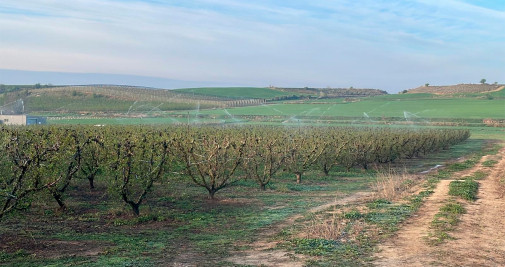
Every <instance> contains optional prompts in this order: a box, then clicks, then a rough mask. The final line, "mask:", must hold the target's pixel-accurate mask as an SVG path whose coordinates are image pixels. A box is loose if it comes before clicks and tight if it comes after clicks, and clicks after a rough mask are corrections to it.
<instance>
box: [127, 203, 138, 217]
mask: <svg viewBox="0 0 505 267" xmlns="http://www.w3.org/2000/svg"><path fill="white" fill-rule="evenodd" d="M128 204H130V207H132V211H133V213H135V216H137V217H138V216H139V215H140V204H137V203H133V202H130V203H128Z"/></svg>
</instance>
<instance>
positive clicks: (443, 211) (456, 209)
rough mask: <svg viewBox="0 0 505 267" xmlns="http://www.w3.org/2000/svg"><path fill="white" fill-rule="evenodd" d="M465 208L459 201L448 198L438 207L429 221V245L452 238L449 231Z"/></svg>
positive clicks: (452, 228) (457, 221)
mask: <svg viewBox="0 0 505 267" xmlns="http://www.w3.org/2000/svg"><path fill="white" fill-rule="evenodd" d="M465 212H466V211H465V208H464V207H463V205H462V204H461V203H458V202H455V201H454V200H450V201H449V202H448V203H446V204H445V205H444V206H442V207H441V208H440V211H439V212H438V213H437V214H436V215H435V218H434V219H433V221H432V222H431V230H432V231H431V232H430V233H429V234H428V236H427V242H428V244H430V245H439V244H442V243H443V242H445V241H446V240H447V239H452V237H451V236H450V235H449V232H450V231H452V230H454V229H455V227H456V225H457V224H458V223H459V221H460V220H459V217H460V216H461V214H464V213H465Z"/></svg>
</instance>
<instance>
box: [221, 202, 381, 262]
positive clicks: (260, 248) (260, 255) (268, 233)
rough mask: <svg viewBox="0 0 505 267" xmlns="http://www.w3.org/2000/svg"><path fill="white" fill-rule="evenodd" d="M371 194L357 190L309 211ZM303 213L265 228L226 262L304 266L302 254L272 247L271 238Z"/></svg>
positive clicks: (273, 243)
mask: <svg viewBox="0 0 505 267" xmlns="http://www.w3.org/2000/svg"><path fill="white" fill-rule="evenodd" d="M370 196H372V193H371V192H358V193H355V194H352V195H350V196H347V197H344V198H342V199H338V200H336V201H333V202H329V203H326V204H324V205H321V206H317V207H315V208H312V209H310V210H309V211H308V212H309V213H316V212H320V211H323V210H326V209H329V208H331V207H333V206H336V205H347V204H351V203H358V202H362V201H365V200H366V199H367V198H368V197H370ZM303 216H304V215H302V214H299V215H295V216H292V217H290V218H289V219H287V220H285V221H283V222H282V223H279V224H276V225H275V226H273V227H272V228H270V229H268V230H265V231H264V232H263V233H262V234H261V235H260V237H259V238H258V241H256V242H254V243H252V244H250V246H251V249H250V250H247V251H244V252H242V253H240V254H239V255H236V256H233V257H230V258H228V259H226V261H228V262H232V263H235V264H241V265H254V266H279V267H301V266H304V262H305V260H304V258H303V256H302V255H296V256H295V255H294V254H293V253H290V252H288V251H285V250H278V249H274V248H275V247H276V246H277V244H278V241H275V240H272V237H274V236H275V235H276V234H278V233H279V232H280V231H281V230H282V229H284V228H286V227H289V226H290V225H292V224H293V223H294V222H295V221H296V220H297V219H299V218H302V217H303Z"/></svg>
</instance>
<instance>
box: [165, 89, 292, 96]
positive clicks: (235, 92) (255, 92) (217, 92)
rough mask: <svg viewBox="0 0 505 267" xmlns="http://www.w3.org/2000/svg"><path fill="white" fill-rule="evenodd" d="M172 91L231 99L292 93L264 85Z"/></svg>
mask: <svg viewBox="0 0 505 267" xmlns="http://www.w3.org/2000/svg"><path fill="white" fill-rule="evenodd" d="M174 91H175V92H179V93H187V94H195V95H202V96H215V97H221V98H232V99H251V98H264V99H272V98H274V97H281V96H289V95H293V94H292V93H289V92H283V91H279V90H275V89H270V88H264V87H202V88H185V89H177V90H174Z"/></svg>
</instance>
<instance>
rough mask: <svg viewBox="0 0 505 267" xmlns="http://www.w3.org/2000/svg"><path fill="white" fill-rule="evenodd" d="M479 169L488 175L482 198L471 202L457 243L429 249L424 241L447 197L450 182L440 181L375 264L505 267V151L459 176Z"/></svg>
mask: <svg viewBox="0 0 505 267" xmlns="http://www.w3.org/2000/svg"><path fill="white" fill-rule="evenodd" d="M489 159H493V160H497V161H498V163H497V164H495V165H494V166H493V167H492V168H489V167H484V166H482V163H483V162H485V161H486V160H489ZM476 171H483V172H488V173H489V175H488V176H487V177H486V178H484V179H482V180H479V181H478V182H479V192H478V195H477V197H478V199H477V200H476V201H475V202H467V204H466V205H465V208H466V210H467V213H466V214H464V215H463V216H462V217H461V222H460V223H459V224H458V227H457V229H456V230H455V231H454V232H451V236H453V237H454V238H455V240H449V241H447V242H446V243H443V244H440V245H438V246H433V245H428V244H427V243H426V241H425V237H426V236H427V234H428V231H429V227H430V222H431V221H432V220H433V217H434V215H435V214H436V213H437V212H438V210H439V208H440V207H441V206H442V205H443V203H444V202H445V201H446V200H447V199H448V198H449V197H450V196H449V195H448V191H449V183H450V182H451V181H450V180H442V181H441V182H440V183H439V184H438V185H437V188H436V189H435V192H434V193H433V195H431V196H430V197H429V198H428V199H427V200H426V202H425V203H424V204H423V207H421V208H420V209H419V211H418V212H417V213H416V215H414V216H413V217H411V218H410V219H409V220H408V221H407V222H406V223H405V224H404V225H403V226H402V228H401V229H400V230H399V231H398V232H397V234H396V236H395V237H394V238H392V239H391V240H389V241H387V242H386V243H384V244H383V245H381V246H379V250H380V252H379V253H378V254H377V255H376V257H377V260H376V261H375V262H374V263H375V265H376V266H430V265H431V266H505V227H504V224H505V197H504V196H503V193H502V192H501V190H499V186H498V185H499V183H500V179H505V149H502V150H501V151H500V152H499V153H498V154H497V155H494V156H493V155H491V156H485V157H483V158H482V160H481V161H480V162H479V163H478V164H477V165H476V166H475V167H474V168H472V169H470V170H467V171H463V172H460V173H456V174H455V175H453V177H454V178H461V177H464V176H467V175H470V174H472V173H474V172H476Z"/></svg>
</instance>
